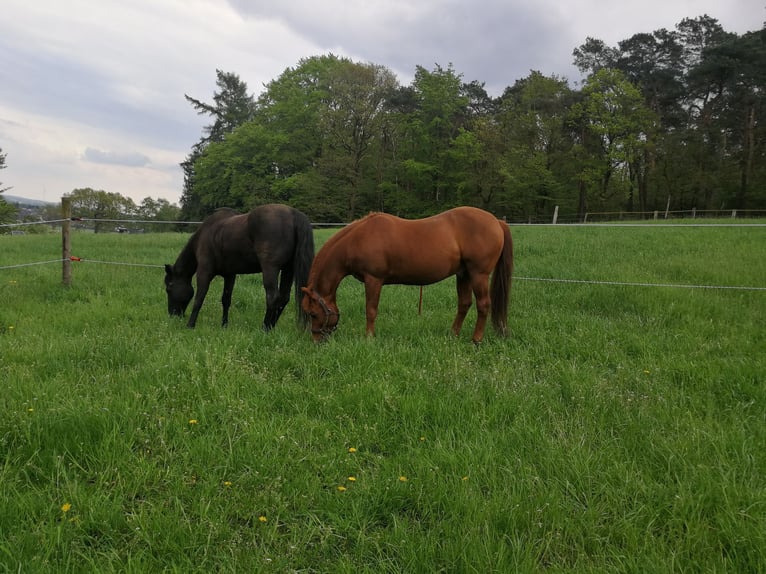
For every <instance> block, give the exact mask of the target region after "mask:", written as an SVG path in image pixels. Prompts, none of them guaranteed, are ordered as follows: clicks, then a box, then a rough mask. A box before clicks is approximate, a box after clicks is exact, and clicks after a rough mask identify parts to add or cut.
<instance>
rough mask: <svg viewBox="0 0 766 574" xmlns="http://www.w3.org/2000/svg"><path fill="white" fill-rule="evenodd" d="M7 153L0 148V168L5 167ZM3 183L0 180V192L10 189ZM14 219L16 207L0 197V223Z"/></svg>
mask: <svg viewBox="0 0 766 574" xmlns="http://www.w3.org/2000/svg"><path fill="white" fill-rule="evenodd" d="M6 156H7V154H5V153H3V148H0V169H5V168H6V167H7V166H6V165H5V158H6ZM2 185H3V183H2V182H0V194H2V193H4V192H6V191H8V190H9V189H11V188H10V187H2ZM15 219H16V208H15V207H14V206H12V205H10V204H9V203H8V202H7V201H5V198H3V197H0V223H7V222H9V221H14V220H15Z"/></svg>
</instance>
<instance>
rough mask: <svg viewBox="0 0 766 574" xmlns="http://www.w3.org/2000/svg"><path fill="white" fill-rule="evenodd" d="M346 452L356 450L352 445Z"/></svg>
mask: <svg viewBox="0 0 766 574" xmlns="http://www.w3.org/2000/svg"><path fill="white" fill-rule="evenodd" d="M348 452H350V453H355V452H356V449H355V448H354V447H353V446H352V447H350V448H349V449H348Z"/></svg>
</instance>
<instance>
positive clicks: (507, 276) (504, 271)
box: [490, 220, 513, 335]
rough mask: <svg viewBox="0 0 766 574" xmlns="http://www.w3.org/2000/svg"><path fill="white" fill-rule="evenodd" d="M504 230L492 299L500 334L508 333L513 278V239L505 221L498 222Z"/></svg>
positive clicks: (491, 289) (496, 324)
mask: <svg viewBox="0 0 766 574" xmlns="http://www.w3.org/2000/svg"><path fill="white" fill-rule="evenodd" d="M498 223H499V224H500V226H501V227H502V228H503V235H504V240H503V251H502V252H501V253H500V258H499V259H498V260H497V263H496V264H495V272H494V273H493V274H492V286H491V287H490V297H491V299H492V325H493V326H494V327H495V330H497V332H498V333H500V334H502V335H506V334H507V333H508V301H509V299H510V295H511V278H512V276H513V239H511V230H510V229H509V228H508V225H507V224H506V223H505V222H504V221H500V220H498Z"/></svg>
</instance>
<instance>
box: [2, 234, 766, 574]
mask: <svg viewBox="0 0 766 574" xmlns="http://www.w3.org/2000/svg"><path fill="white" fill-rule="evenodd" d="M330 233H331V231H330V230H319V231H317V232H316V235H317V244H318V245H320V244H321V243H322V242H323V241H324V240H325V239H326V238H327V237H328V236H329V234H330ZM512 233H513V236H514V241H515V255H516V267H515V276H516V279H515V280H514V284H513V290H512V295H511V307H510V317H509V324H510V326H511V330H512V335H511V336H510V337H508V338H501V337H500V336H498V335H497V334H495V333H494V332H492V331H491V330H488V332H487V336H486V338H485V341H484V343H483V344H482V345H479V346H474V345H473V344H472V343H471V342H470V333H471V329H472V328H473V323H474V320H475V311H474V310H472V311H471V312H470V313H469V316H468V319H467V320H466V324H465V326H464V328H463V329H464V330H463V333H462V334H461V336H460V337H458V338H455V337H452V336H451V335H450V333H449V326H450V324H451V321H452V318H453V316H454V312H455V287H454V280H446V281H444V282H442V283H439V284H436V285H432V286H427V287H426V288H425V289H424V292H423V306H422V312H421V313H418V299H419V290H418V288H417V287H406V286H388V287H385V288H384V290H383V295H382V298H381V304H380V314H379V317H378V321H377V337H376V338H374V339H367V338H365V337H364V296H363V289H362V286H361V285H360V284H359V283H357V282H356V281H355V280H353V279H352V278H347V279H346V280H345V282H344V283H342V285H341V289H340V290H339V293H338V303H339V306H340V309H341V312H342V317H341V321H340V325H339V328H338V330H337V331H336V333H335V334H334V336H333V337H332V339H331V340H330V341H329V342H327V343H325V344H322V345H315V344H313V343H312V342H311V339H310V336H309V335H308V334H307V333H305V332H300V331H298V329H297V327H296V325H295V322H294V313H293V307H292V302H291V307H290V308H288V309H287V310H286V311H285V314H284V315H283V317H282V319H281V320H280V322H279V324H278V325H277V327H276V328H275V329H274V330H273V331H272V332H270V333H264V332H263V331H262V330H261V328H260V326H261V322H262V319H263V313H264V310H265V309H264V307H265V305H264V295H263V290H262V288H261V283H260V276H244V277H240V278H239V280H238V283H237V287H236V288H235V292H234V301H233V305H232V309H231V314H230V323H229V327H228V328H227V329H222V328H221V327H220V316H221V308H220V291H221V283H222V281H221V280H220V279H218V280H216V281H215V282H214V284H213V288H212V289H211V293H210V294H209V295H208V299H207V301H206V303H205V306H204V307H203V309H202V312H201V314H200V318H199V322H198V324H197V328H196V329H194V330H189V329H187V328H186V327H185V323H184V322H183V321H182V320H179V319H173V318H170V317H168V316H167V311H166V300H165V295H164V291H163V285H162V279H163V270H162V269H161V268H158V267H138V266H137V267H132V266H127V265H114V264H112V263H114V262H120V263H135V264H142V265H162V264H164V263H172V262H173V260H174V259H175V257H176V255H177V253H178V251H179V250H180V249H181V247H182V246H183V244H184V242H185V241H186V239H187V237H188V236H187V235H185V234H180V233H178V234H146V235H117V234H103V235H100V234H99V235H93V234H84V233H76V234H74V235H73V238H72V254H73V255H75V256H78V257H81V258H83V259H84V261H82V262H79V263H77V262H75V263H73V273H72V277H73V280H72V285H71V286H70V287H68V288H65V287H63V286H62V284H61V266H60V264H53V265H39V266H30V267H19V268H6V269H0V412H2V417H0V572H56V573H59V572H185V573H188V572H349V573H351V572H354V573H359V572H392V573H393V572H477V573H488V572H543V571H545V572H759V571H761V572H762V571H764V570H766V449H764V445H766V387H765V386H764V383H766V380H765V379H766V291H747V290H725V289H691V288H673V287H652V286H638V285H607V284H592V283H566V282H546V281H535V280H532V279H550V278H552V279H568V280H594V281H614V282H624V283H647V284H692V285H708V286H723V285H733V286H755V287H761V288H763V287H766V258H764V248H765V247H766V228H762V227H761V228H759V227H686V226H678V227H653V226H645V227H640V228H629V229H628V228H619V227H598V226H589V227H565V226H556V227H532V226H530V227H524V226H522V227H512ZM60 249H61V238H60V236H59V235H57V234H48V235H25V236H8V235H6V236H0V267H8V266H11V265H14V264H19V263H27V262H34V261H46V260H55V259H57V258H60V256H61V251H60ZM96 261H101V262H110V263H97V262H96Z"/></svg>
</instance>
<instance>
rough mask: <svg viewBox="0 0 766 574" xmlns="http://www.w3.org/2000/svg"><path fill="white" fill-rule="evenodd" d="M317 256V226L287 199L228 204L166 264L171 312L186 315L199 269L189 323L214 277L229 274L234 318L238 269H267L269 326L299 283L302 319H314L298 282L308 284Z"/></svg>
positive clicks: (226, 292)
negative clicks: (241, 207)
mask: <svg viewBox="0 0 766 574" xmlns="http://www.w3.org/2000/svg"><path fill="white" fill-rule="evenodd" d="M313 259H314V232H313V229H312V227H311V222H310V221H309V219H308V217H306V215H305V214H304V213H302V212H300V211H298V210H297V209H294V208H292V207H289V206H287V205H281V204H278V203H273V204H269V205H261V206H260V207H256V208H255V209H253V210H252V211H251V212H250V213H244V214H240V213H238V212H236V211H234V210H233V209H229V208H228V207H222V208H221V209H218V210H216V211H215V213H213V214H212V215H210V216H209V217H208V218H207V219H205V221H203V222H202V225H201V226H200V227H199V229H197V231H195V232H194V234H193V235H192V236H191V238H190V239H189V241H188V242H187V243H186V246H185V247H184V248H183V249H182V250H181V253H180V254H179V255H178V258H177V259H176V262H175V263H174V264H173V265H165V291H166V293H167V295H168V313H170V315H183V314H184V312H185V311H186V307H187V306H188V305H189V302H190V301H191V300H192V297H194V288H193V287H192V276H193V275H194V274H195V273H196V274H197V295H196V297H195V298H194V306H193V307H192V312H191V316H190V317H189V322H188V326H189V327H194V325H195V324H196V322H197V315H198V314H199V311H200V309H201V308H202V303H204V301H205V295H207V291H208V288H209V287H210V282H211V281H212V280H213V278H214V277H215V276H216V275H220V276H222V277H223V296H222V297H221V304H222V305H223V317H222V319H221V325H223V326H224V327H225V326H226V324H227V323H228V322H229V306H230V305H231V294H232V292H233V291H234V281H235V279H236V278H237V275H238V274H245V273H263V288H264V289H265V290H266V315H265V316H264V318H263V328H264V330H266V331H269V330H270V329H271V328H272V327H274V325H276V324H277V320H278V319H279V316H280V315H281V314H282V311H283V310H284V308H285V307H286V306H287V303H288V302H289V301H290V289H291V283H293V282H294V283H295V305H296V309H295V310H296V313H297V318H298V321H299V323H301V324H302V325H303V326H306V325H307V324H308V315H305V314H304V313H303V311H302V310H301V307H300V301H299V298H298V296H299V291H298V288H299V287H302V286H303V285H305V284H306V281H307V278H308V272H309V269H310V267H311V262H312V261H313Z"/></svg>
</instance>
